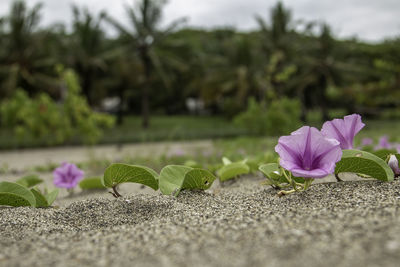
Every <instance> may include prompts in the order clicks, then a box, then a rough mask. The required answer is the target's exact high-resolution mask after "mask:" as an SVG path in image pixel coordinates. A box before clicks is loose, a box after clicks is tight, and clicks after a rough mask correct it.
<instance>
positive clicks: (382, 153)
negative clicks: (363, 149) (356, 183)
mask: <svg viewBox="0 0 400 267" xmlns="http://www.w3.org/2000/svg"><path fill="white" fill-rule="evenodd" d="M372 154H374V155H375V156H377V157H378V158H381V159H383V160H386V159H387V157H388V156H389V155H392V154H396V150H393V149H379V150H377V151H374V152H372Z"/></svg>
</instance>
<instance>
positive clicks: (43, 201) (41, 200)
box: [31, 188, 59, 208]
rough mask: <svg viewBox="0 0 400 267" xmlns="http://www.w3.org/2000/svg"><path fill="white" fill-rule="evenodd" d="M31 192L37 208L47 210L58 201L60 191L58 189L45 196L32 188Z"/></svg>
mask: <svg viewBox="0 0 400 267" xmlns="http://www.w3.org/2000/svg"><path fill="white" fill-rule="evenodd" d="M31 192H32V194H33V195H34V196H35V200H36V204H35V207H36V208H47V207H50V206H51V205H52V204H53V202H54V201H55V200H56V198H57V196H58V192H59V191H58V189H54V190H53V191H51V192H50V193H45V194H43V193H42V192H40V190H39V189H37V188H32V189H31Z"/></svg>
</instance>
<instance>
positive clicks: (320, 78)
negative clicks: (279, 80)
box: [292, 23, 343, 121]
mask: <svg viewBox="0 0 400 267" xmlns="http://www.w3.org/2000/svg"><path fill="white" fill-rule="evenodd" d="M312 37H313V38H310V39H309V40H308V41H306V45H304V44H303V48H302V49H303V52H302V53H299V56H298V57H297V58H296V59H297V65H298V66H300V67H299V71H298V73H297V77H294V78H293V79H292V84H295V85H294V88H296V92H297V96H298V97H299V99H300V100H301V102H302V106H303V107H302V119H303V120H305V117H306V110H307V108H309V107H311V106H313V105H315V106H318V107H319V108H320V110H321V114H322V119H323V120H324V121H325V120H328V119H329V114H328V108H329V101H328V96H327V90H328V88H329V86H334V85H339V84H340V83H341V82H342V77H341V71H340V70H341V68H342V67H343V66H341V65H340V63H339V62H338V60H337V57H336V55H335V53H336V52H335V48H336V41H335V39H334V38H333V37H332V33H331V29H330V27H329V26H328V25H327V24H325V23H323V24H321V25H320V33H319V35H318V36H316V37H314V36H312Z"/></svg>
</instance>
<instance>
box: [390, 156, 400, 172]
mask: <svg viewBox="0 0 400 267" xmlns="http://www.w3.org/2000/svg"><path fill="white" fill-rule="evenodd" d="M388 165H389V167H390V168H391V169H392V170H393V172H394V174H395V175H396V176H398V175H400V168H399V161H398V160H397V158H396V156H395V155H390V158H389V162H388Z"/></svg>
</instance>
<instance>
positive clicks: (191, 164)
mask: <svg viewBox="0 0 400 267" xmlns="http://www.w3.org/2000/svg"><path fill="white" fill-rule="evenodd" d="M183 165H185V166H188V167H191V168H201V167H202V166H201V164H200V163H198V162H196V161H194V160H187V161H185V163H184V164H183Z"/></svg>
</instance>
